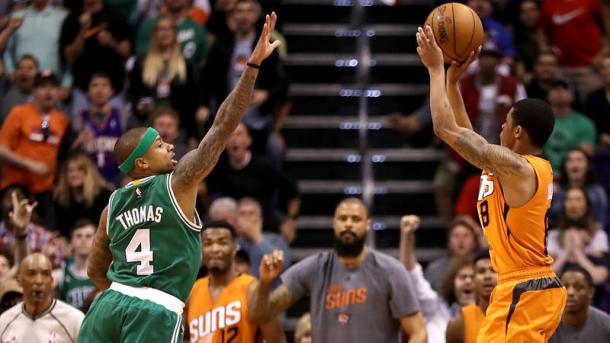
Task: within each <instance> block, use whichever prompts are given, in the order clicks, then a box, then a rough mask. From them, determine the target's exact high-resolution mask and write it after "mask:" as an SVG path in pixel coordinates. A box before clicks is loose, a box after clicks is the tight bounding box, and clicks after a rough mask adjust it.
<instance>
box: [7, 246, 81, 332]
mask: <svg viewBox="0 0 610 343" xmlns="http://www.w3.org/2000/svg"><path fill="white" fill-rule="evenodd" d="M18 280H19V283H20V284H21V286H22V287H23V303H19V304H17V305H15V306H13V307H12V308H10V309H8V310H7V311H6V312H4V313H3V314H2V315H0V332H1V334H0V341H2V342H15V343H20V342H23V343H25V342H47V341H49V339H50V338H49V337H51V339H52V340H53V341H56V342H76V337H78V333H79V330H80V325H81V322H82V321H83V318H84V317H85V315H84V314H83V313H82V312H81V311H79V310H77V309H75V308H74V307H72V306H70V305H68V304H66V303H64V302H63V301H61V300H56V299H54V298H53V276H52V267H51V261H49V259H48V258H47V257H46V256H44V255H42V254H38V253H35V254H32V255H29V256H28V257H26V258H25V259H24V260H23V262H22V263H21V266H20V268H19V274H18ZM34 319H35V320H34Z"/></svg>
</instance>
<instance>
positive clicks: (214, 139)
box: [172, 13, 280, 215]
mask: <svg viewBox="0 0 610 343" xmlns="http://www.w3.org/2000/svg"><path fill="white" fill-rule="evenodd" d="M276 20H277V16H276V15H275V13H272V14H271V15H270V16H269V15H267V16H266V18H265V25H264V26H263V32H262V33H261V36H260V38H259V40H258V43H257V44H256V47H255V48H254V51H253V52H252V55H251V56H250V59H249V60H248V65H249V66H248V67H247V68H246V70H245V71H244V72H243V73H242V75H241V78H240V79H239V82H238V83H237V85H236V86H235V88H234V89H233V91H231V93H230V94H229V96H228V97H227V98H226V99H225V101H224V102H223V103H222V105H220V108H219V109H218V113H217V114H216V119H215V120H214V123H213V125H212V127H211V128H210V130H209V131H208V133H207V134H206V135H205V137H203V140H202V141H201V143H199V146H198V147H197V148H196V149H194V150H192V151H190V152H189V153H187V154H186V155H185V156H184V157H183V158H182V159H181V160H180V162H179V163H178V165H177V166H176V170H175V171H174V176H173V178H172V188H173V190H174V193H175V194H176V197H177V198H178V202H179V203H180V205H181V207H182V209H183V210H185V209H189V208H190V209H193V208H194V207H195V198H196V194H197V185H198V184H199V183H201V181H202V180H203V179H204V178H205V177H206V176H207V175H208V174H209V173H210V171H211V170H212V169H213V168H214V166H215V165H216V162H217V161H218V158H219V156H220V153H221V152H222V151H223V150H224V148H225V145H226V142H227V140H228V139H229V136H230V135H231V133H233V131H234V130H235V128H236V127H237V125H238V124H239V122H240V121H241V119H242V117H243V115H244V113H245V111H246V109H247V107H248V105H249V104H250V99H251V98H252V90H253V89H254V83H255V81H256V76H257V75H258V67H257V66H259V65H260V64H261V63H262V62H263V60H265V58H267V57H268V56H269V55H271V53H272V52H273V50H275V49H276V48H277V47H279V46H280V42H279V41H275V42H273V43H271V42H270V41H269V40H270V38H271V33H272V32H273V30H274V27H275V22H276ZM191 211H192V210H191ZM186 214H187V215H189V214H188V213H186Z"/></svg>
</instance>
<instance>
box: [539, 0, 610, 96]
mask: <svg viewBox="0 0 610 343" xmlns="http://www.w3.org/2000/svg"><path fill="white" fill-rule="evenodd" d="M601 6H602V5H601V2H600V1H597V0H581V1H544V2H543V3H542V15H541V21H540V28H541V31H540V32H541V34H539V42H540V43H539V44H540V47H541V49H543V50H547V49H551V48H554V49H556V50H557V53H558V56H559V65H560V66H561V72H562V74H563V75H564V76H566V77H568V78H570V79H572V80H573V81H574V82H575V83H576V85H577V87H576V88H577V89H578V91H579V92H580V95H581V99H580V102H581V103H583V102H584V101H585V99H586V96H587V95H588V94H589V93H591V92H592V91H594V90H595V89H597V88H598V87H599V86H600V85H601V80H600V78H599V76H598V75H596V73H595V71H594V70H593V68H592V66H593V65H594V64H597V63H599V58H600V57H601V56H602V54H603V50H602V42H604V41H606V39H607V38H606V37H602V30H603V27H610V26H608V23H606V21H608V20H609V19H610V18H608V17H607V16H606V15H602V9H601ZM602 23H603V24H602ZM584 37H586V38H584Z"/></svg>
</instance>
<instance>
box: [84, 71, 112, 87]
mask: <svg viewBox="0 0 610 343" xmlns="http://www.w3.org/2000/svg"><path fill="white" fill-rule="evenodd" d="M93 79H106V80H108V82H109V83H110V87H112V79H111V78H110V75H108V74H106V73H104V72H103V71H96V72H95V73H93V74H92V75H91V77H90V78H89V84H91V81H93Z"/></svg>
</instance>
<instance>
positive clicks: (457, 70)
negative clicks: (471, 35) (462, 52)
mask: <svg viewBox="0 0 610 343" xmlns="http://www.w3.org/2000/svg"><path fill="white" fill-rule="evenodd" d="M481 48H482V47H481V46H479V48H478V49H477V50H473V51H471V52H470V55H468V59H467V60H466V61H464V62H462V63H460V62H458V61H452V62H451V66H450V67H449V69H448V70H447V82H448V83H457V82H458V81H459V80H460V78H461V77H462V75H464V73H465V72H466V70H467V69H468V66H470V64H472V62H474V61H475V60H476V59H477V58H479V54H480V53H481Z"/></svg>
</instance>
